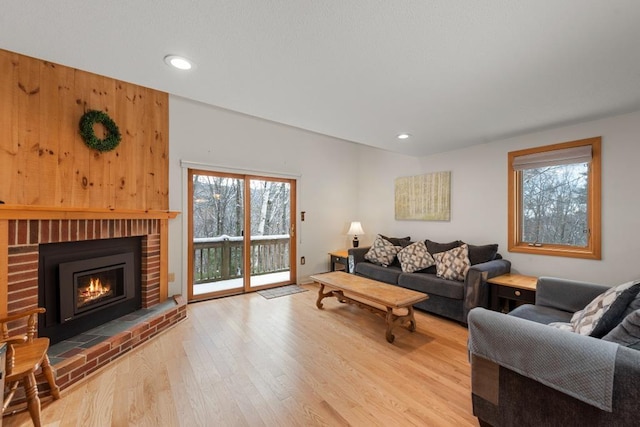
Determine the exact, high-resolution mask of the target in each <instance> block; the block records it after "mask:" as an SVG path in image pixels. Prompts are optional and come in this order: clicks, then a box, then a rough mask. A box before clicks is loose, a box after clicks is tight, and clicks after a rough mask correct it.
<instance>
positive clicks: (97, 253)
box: [38, 237, 141, 344]
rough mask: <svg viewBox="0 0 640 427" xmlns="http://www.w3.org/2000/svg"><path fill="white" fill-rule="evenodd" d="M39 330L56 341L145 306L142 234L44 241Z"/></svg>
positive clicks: (39, 287) (40, 333) (53, 342)
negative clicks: (67, 240)
mask: <svg viewBox="0 0 640 427" xmlns="http://www.w3.org/2000/svg"><path fill="white" fill-rule="evenodd" d="M39 253H40V255H39V272H40V274H39V286H38V291H39V292H38V293H39V295H38V297H39V305H41V306H43V307H45V308H46V309H47V312H46V313H45V314H43V315H42V318H41V319H40V321H39V322H38V327H39V328H38V333H39V335H41V336H48V337H49V338H50V340H51V342H52V344H55V343H57V342H59V341H62V340H65V339H67V338H70V337H72V336H75V335H78V334H81V333H82V332H85V331H87V330H89V329H92V328H95V327H97V326H99V325H101V324H103V323H106V322H108V321H110V320H113V319H116V318H118V317H121V316H124V315H126V314H129V313H131V312H133V311H135V310H137V309H139V308H141V289H140V277H141V276H140V275H141V273H140V262H141V261H140V259H141V242H140V238H139V237H128V238H115V239H99V240H85V241H78V242H64V243H52V244H43V245H40V251H39Z"/></svg>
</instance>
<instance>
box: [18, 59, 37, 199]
mask: <svg viewBox="0 0 640 427" xmlns="http://www.w3.org/2000/svg"><path fill="white" fill-rule="evenodd" d="M17 73H18V75H17V77H18V82H17V83H18V84H17V88H14V90H17V91H18V99H17V101H18V153H19V154H18V156H19V158H18V162H17V163H18V171H17V178H18V180H19V181H21V182H20V183H19V187H18V188H15V191H16V193H17V194H16V195H17V198H18V200H17V201H15V202H14V203H20V204H26V205H29V204H40V203H41V202H40V194H39V182H38V180H39V179H40V174H39V168H40V164H39V158H38V155H37V149H38V146H39V143H40V126H39V125H40V123H39V113H40V96H39V92H40V64H38V63H36V62H33V61H28V60H24V58H20V60H19V62H18V67H17ZM28 183H31V185H28Z"/></svg>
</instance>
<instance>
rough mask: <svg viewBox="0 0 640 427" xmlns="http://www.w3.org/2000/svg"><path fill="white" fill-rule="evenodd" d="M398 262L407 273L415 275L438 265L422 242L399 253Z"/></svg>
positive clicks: (411, 245)
mask: <svg viewBox="0 0 640 427" xmlns="http://www.w3.org/2000/svg"><path fill="white" fill-rule="evenodd" d="M398 260H399V261H400V266H401V267H402V271H403V272H405V273H413V272H415V271H418V270H422V269H425V268H427V267H431V266H432V265H434V264H435V263H436V262H435V260H434V259H433V257H432V256H431V254H430V253H429V251H427V245H426V244H425V243H424V242H423V241H422V240H420V241H418V242H415V243H412V244H410V245H409V246H407V247H405V248H403V249H402V250H401V251H400V252H398Z"/></svg>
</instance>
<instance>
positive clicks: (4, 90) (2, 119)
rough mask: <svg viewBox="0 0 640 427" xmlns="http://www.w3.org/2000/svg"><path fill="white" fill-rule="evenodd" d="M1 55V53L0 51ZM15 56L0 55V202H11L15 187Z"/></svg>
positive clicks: (16, 153)
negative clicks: (0, 148)
mask: <svg viewBox="0 0 640 427" xmlns="http://www.w3.org/2000/svg"><path fill="white" fill-rule="evenodd" d="M0 53H2V51H0ZM15 61H17V56H16V55H9V54H6V55H0V76H3V77H2V78H0V93H1V94H2V96H0V144H2V145H1V147H2V150H0V162H1V163H0V164H1V165H2V167H0V183H2V184H1V185H2V187H1V189H0V200H4V201H11V200H10V199H9V196H10V194H11V193H12V189H11V188H12V187H13V186H15V183H16V181H17V180H18V179H19V177H18V178H17V173H16V167H17V156H18V138H17V134H16V132H17V130H18V126H17V118H18V110H17V108H15V105H17V103H16V97H17V95H18V92H17V91H16V90H14V87H15V83H16V81H17V79H16V77H15V67H16V66H15V65H14V62H15Z"/></svg>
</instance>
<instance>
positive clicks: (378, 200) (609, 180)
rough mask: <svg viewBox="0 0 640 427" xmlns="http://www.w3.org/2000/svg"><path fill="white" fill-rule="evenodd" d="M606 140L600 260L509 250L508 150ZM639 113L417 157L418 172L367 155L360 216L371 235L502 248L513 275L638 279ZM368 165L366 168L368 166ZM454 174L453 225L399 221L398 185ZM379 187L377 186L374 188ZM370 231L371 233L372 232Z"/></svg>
mask: <svg viewBox="0 0 640 427" xmlns="http://www.w3.org/2000/svg"><path fill="white" fill-rule="evenodd" d="M593 136H602V254H603V256H602V260H580V259H572V258H564V257H551V256H542V255H529V254H516V253H509V252H508V251H507V250H506V248H507V153H508V152H509V151H514V150H518V149H523V148H529V147H536V146H542V145H549V144H554V143H559V142H565V141H573V140H577V139H583V138H589V137H593ZM639 139H640V112H636V113H631V114H625V115H620V116H616V117H611V118H607V119H602V120H595V121H591V122H586V123H582V124H578V125H573V126H567V127H563V128H558V129H553V130H548V131H544V132H537V133H531V134H527V135H523V136H518V137H514V138H509V139H505V140H500V141H494V142H490V143H486V144H482V145H478V146H474V147H470V148H467V149H463V150H458V151H452V152H448V153H442V154H438V155H433V156H428V157H424V158H421V159H419V167H418V168H417V169H416V168H415V167H414V165H413V164H412V163H411V162H409V164H408V165H398V163H397V162H391V164H390V165H387V167H377V168H374V167H369V164H372V165H373V164H377V165H378V166H381V165H383V164H384V159H385V158H386V153H383V152H376V151H371V150H370V151H368V152H367V155H363V156H361V158H363V159H365V164H363V166H362V169H361V171H360V174H359V177H360V183H361V187H360V188H361V194H360V197H359V206H358V211H359V212H360V213H361V218H362V221H363V225H364V227H365V231H367V232H370V230H371V232H373V233H375V231H373V230H372V228H371V226H369V227H368V224H374V225H375V226H376V227H379V228H380V230H381V231H380V232H382V231H384V232H388V233H390V234H392V235H394V236H400V235H410V236H411V237H412V238H414V239H422V238H429V239H432V240H435V241H443V242H444V241H451V240H455V239H461V240H464V241H467V242H469V243H473V244H484V243H499V245H500V252H501V253H502V255H503V256H504V257H505V258H507V259H509V260H511V261H512V263H513V271H515V272H519V273H522V274H530V275H535V276H540V275H548V276H558V277H566V278H573V279H580V280H589V281H594V282H600V283H608V284H617V283H621V282H623V281H627V280H631V279H633V278H636V277H640V263H639V262H638V259H639V255H640V219H639V218H640V217H639V212H640V189H639V188H640V185H639V184H638V182H640V180H639V179H638V178H637V176H638V168H637V166H636V163H637V162H638V160H639V159H640V141H639ZM367 163H368V164H367ZM446 170H449V171H452V188H451V191H452V202H451V203H452V206H451V221H450V222H422V221H395V219H394V212H393V203H394V201H393V180H394V179H395V178H396V177H398V176H407V175H412V174H416V173H428V172H438V171H446ZM369 182H375V183H376V185H373V186H372V185H369ZM367 227H368V228H367Z"/></svg>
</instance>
